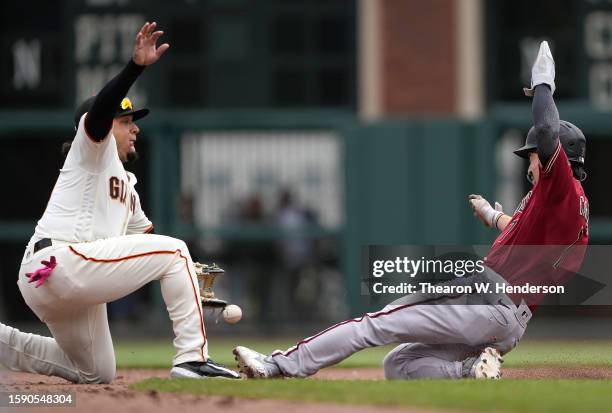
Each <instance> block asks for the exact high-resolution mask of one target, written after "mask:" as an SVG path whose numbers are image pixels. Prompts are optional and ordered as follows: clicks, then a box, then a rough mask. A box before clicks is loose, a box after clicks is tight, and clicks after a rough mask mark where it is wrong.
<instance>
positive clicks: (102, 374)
mask: <svg viewBox="0 0 612 413" xmlns="http://www.w3.org/2000/svg"><path fill="white" fill-rule="evenodd" d="M116 373H117V370H116V368H115V365H114V364H110V365H105V366H103V367H100V368H98V369H96V370H95V371H94V372H92V373H84V372H80V373H79V383H81V384H109V383H111V382H112V381H113V380H114V379H115V375H116Z"/></svg>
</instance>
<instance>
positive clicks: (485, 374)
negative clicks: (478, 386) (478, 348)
mask: <svg viewBox="0 0 612 413" xmlns="http://www.w3.org/2000/svg"><path fill="white" fill-rule="evenodd" d="M503 362H504V359H503V358H502V356H501V354H499V351H497V350H496V349H494V348H492V347H487V348H485V349H484V350H483V352H482V353H480V355H479V356H478V357H470V358H468V359H465V360H464V361H463V376H464V377H472V378H476V379H493V380H497V379H499V378H501V376H502V373H501V364H502V363H503Z"/></svg>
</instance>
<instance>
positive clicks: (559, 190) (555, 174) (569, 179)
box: [538, 143, 574, 198]
mask: <svg viewBox="0 0 612 413" xmlns="http://www.w3.org/2000/svg"><path fill="white" fill-rule="evenodd" d="M540 184H541V185H542V188H541V190H542V191H543V192H545V196H550V197H553V198H554V197H557V196H558V197H562V196H564V195H565V194H566V193H567V192H568V191H573V190H574V174H573V172H572V168H571V166H570V163H569V160H568V159H567V155H566V154H565V151H564V150H563V147H562V146H561V143H559V145H558V146H557V149H556V150H555V152H553V154H552V156H551V157H550V159H549V160H548V162H547V163H546V165H545V166H544V167H542V168H541V169H540V182H539V183H538V185H540Z"/></svg>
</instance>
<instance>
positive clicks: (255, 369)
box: [232, 346, 281, 379]
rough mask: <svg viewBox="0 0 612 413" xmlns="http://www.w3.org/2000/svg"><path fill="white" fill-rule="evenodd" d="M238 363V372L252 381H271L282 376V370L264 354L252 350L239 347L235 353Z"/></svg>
mask: <svg viewBox="0 0 612 413" xmlns="http://www.w3.org/2000/svg"><path fill="white" fill-rule="evenodd" d="M232 352H233V353H234V358H235V359H236V361H237V362H238V371H240V373H242V374H244V375H246V376H247V377H248V378H252V379H269V378H272V377H279V376H281V372H280V369H279V368H278V366H277V365H276V363H274V362H273V361H271V360H269V361H268V360H266V359H267V357H266V355H264V354H261V353H258V352H256V351H255V350H251V349H250V348H247V347H243V346H238V347H236V348H235V349H234V350H233V351H232Z"/></svg>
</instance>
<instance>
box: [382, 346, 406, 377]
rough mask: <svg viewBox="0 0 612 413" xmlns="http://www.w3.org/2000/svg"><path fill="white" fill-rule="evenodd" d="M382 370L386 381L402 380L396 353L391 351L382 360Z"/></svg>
mask: <svg viewBox="0 0 612 413" xmlns="http://www.w3.org/2000/svg"><path fill="white" fill-rule="evenodd" d="M383 369H384V371H385V378H386V379H387V380H397V379H403V378H404V377H403V374H402V371H401V364H400V363H399V360H398V359H397V357H396V353H395V352H394V351H391V352H390V353H389V354H387V355H386V356H385V358H384V359H383Z"/></svg>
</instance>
